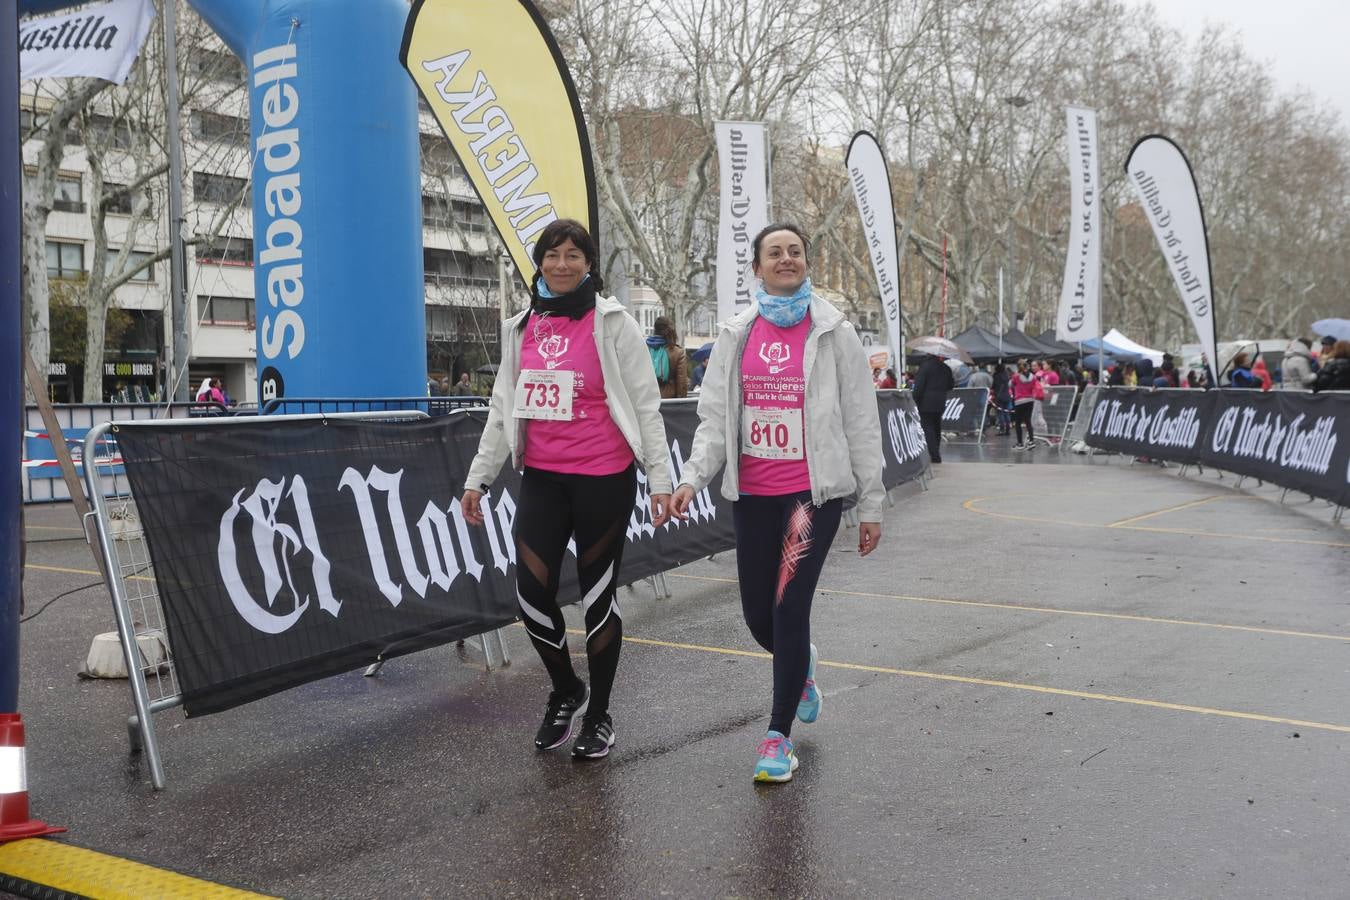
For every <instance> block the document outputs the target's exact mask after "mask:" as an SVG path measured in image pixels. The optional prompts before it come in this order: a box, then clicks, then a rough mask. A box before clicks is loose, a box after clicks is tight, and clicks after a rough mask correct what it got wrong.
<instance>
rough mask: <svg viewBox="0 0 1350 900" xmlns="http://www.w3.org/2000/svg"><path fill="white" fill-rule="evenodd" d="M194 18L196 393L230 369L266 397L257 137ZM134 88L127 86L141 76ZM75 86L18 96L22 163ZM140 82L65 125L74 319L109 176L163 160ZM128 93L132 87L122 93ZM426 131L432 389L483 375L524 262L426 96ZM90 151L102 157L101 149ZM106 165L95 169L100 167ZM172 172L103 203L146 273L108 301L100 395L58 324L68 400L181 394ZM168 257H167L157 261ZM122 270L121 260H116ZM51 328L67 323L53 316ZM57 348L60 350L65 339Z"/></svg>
mask: <svg viewBox="0 0 1350 900" xmlns="http://www.w3.org/2000/svg"><path fill="white" fill-rule="evenodd" d="M194 26H196V27H197V30H196V31H195V32H194V33H193V34H192V35H191V36H190V38H189V39H185V40H183V41H182V42H181V43H180V48H190V49H185V52H184V56H185V58H184V60H183V64H182V65H183V78H182V80H183V83H184V84H185V86H186V87H185V90H184V95H183V101H182V105H181V125H180V134H181V135H182V140H183V181H184V184H183V209H184V219H185V223H184V229H183V230H184V237H185V239H187V241H188V242H189V243H188V245H187V247H186V252H185V256H186V260H185V282H184V283H185V293H186V299H187V307H188V316H189V319H190V323H189V342H190V361H189V366H188V370H187V373H186V376H185V379H186V380H187V381H188V382H189V384H190V389H191V391H192V392H195V391H196V389H197V386H198V385H200V384H201V382H202V381H203V380H204V379H206V378H210V377H219V378H220V379H221V380H222V383H223V384H224V386H225V389H226V392H227V393H228V394H229V395H230V396H231V397H232V398H233V399H234V400H236V401H238V402H242V403H250V402H256V401H257V350H256V344H257V341H256V337H257V336H256V327H257V311H256V304H255V299H254V271H253V267H254V260H255V254H254V234H253V222H252V196H251V191H252V189H253V182H252V179H251V177H250V176H251V173H252V171H253V156H252V140H251V133H250V128H249V121H248V97H247V92H246V90H245V77H246V73H245V69H244V66H243V64H242V62H240V61H239V60H238V59H237V58H236V57H235V56H234V55H233V54H231V53H230V52H229V51H228V50H227V49H225V48H224V46H223V45H221V44H220V42H219V41H218V40H215V39H214V38H213V37H211V36H203V35H202V34H201V31H200V23H195V22H191V21H190V22H189V23H188V24H187V25H186V26H184V27H182V28H180V30H184V29H191V28H193V27H194ZM129 84H131V83H130V82H129ZM67 85H68V83H67V82H53V81H47V82H42V83H40V84H38V85H26V86H25V87H26V88H28V89H27V90H25V92H24V96H22V97H21V107H22V116H23V121H22V123H21V131H20V134H21V137H22V138H23V139H24V146H23V152H24V161H25V171H26V174H27V175H28V176H29V179H30V184H31V178H32V176H34V175H35V174H36V171H37V161H38V154H39V152H40V150H41V141H40V138H41V136H42V135H41V131H40V130H39V131H36V132H35V130H34V129H35V126H37V127H38V128H39V129H40V128H41V126H42V125H43V121H44V117H46V116H47V115H48V114H49V113H50V111H51V109H52V108H53V106H54V104H55V102H56V101H57V100H58V99H59V94H57V93H54V92H58V91H61V90H65V89H67V87H66V86H67ZM129 90H134V86H133V87H132V88H110V89H108V90H107V91H105V92H104V93H103V94H100V95H99V96H98V97H96V98H95V99H94V101H93V102H92V103H91V104H90V106H89V108H88V110H87V111H86V113H85V115H83V116H81V117H80V119H79V120H78V123H77V124H74V125H72V127H71V128H70V129H68V130H67V132H66V134H65V137H64V140H65V146H64V149H63V153H62V159H61V163H60V168H59V173H58V175H57V194H56V200H55V203H54V204H53V212H52V213H51V215H50V216H49V217H48V220H47V234H46V263H47V274H48V278H49V282H50V293H51V295H52V298H53V305H54V307H61V309H59V310H57V312H56V319H58V320H61V321H64V319H63V318H62V316H63V315H64V311H65V310H67V309H68V308H69V306H70V305H71V303H70V300H71V298H74V299H75V305H78V298H79V297H80V296H81V292H82V291H83V290H85V289H86V287H87V285H88V279H89V274H90V267H91V262H92V257H93V255H94V253H95V246H96V237H97V236H98V235H97V234H96V225H95V221H94V216H93V215H92V213H93V212H94V211H95V209H96V207H97V205H98V203H99V200H100V197H99V196H94V193H95V192H96V190H97V187H96V185H97V184H98V179H99V178H101V179H102V181H103V183H104V185H105V190H104V191H103V192H102V193H101V195H106V194H107V192H108V191H107V188H108V187H109V186H112V187H115V186H116V185H118V184H119V182H118V180H117V179H122V181H121V182H120V183H121V184H129V183H134V179H136V178H137V177H138V176H139V175H141V174H143V173H144V172H145V164H146V162H147V157H154V158H160V159H162V152H159V151H158V145H159V144H160V143H161V141H160V140H159V139H150V138H149V136H148V135H144V134H141V133H140V132H141V131H144V130H155V129H160V130H163V129H164V128H165V126H164V124H163V122H164V111H163V105H164V101H163V99H162V95H160V94H159V92H158V91H154V90H147V91H143V92H142V95H141V96H140V97H139V98H138V102H139V103H140V104H141V106H146V105H147V104H148V105H149V106H154V104H155V103H158V107H157V108H155V109H152V110H150V112H149V114H147V113H146V112H145V111H144V110H140V111H138V113H137V114H136V115H129V114H127V111H128V109H130V108H131V107H132V106H133V105H134V104H132V103H130V102H125V100H126V97H125V95H126V94H127V92H128V91H129ZM119 92H120V93H119ZM418 120H419V121H418V128H419V131H420V142H421V148H422V219H423V262H424V272H425V304H426V337H427V369H428V375H429V379H428V389H429V390H431V391H432V392H436V391H437V390H438V389H439V388H440V387H441V385H442V384H443V383H447V384H448V383H453V382H454V381H455V380H456V379H457V378H458V376H459V374H460V373H461V372H465V371H467V372H470V373H471V374H476V373H478V372H479V370H480V369H484V367H486V366H487V364H488V363H489V362H490V361H491V360H493V359H495V358H496V357H497V355H498V347H499V342H500V334H499V323H500V320H501V316H502V313H503V311H504V310H510V309H513V308H519V306H521V305H522V304H523V303H524V302H525V293H524V290H523V287H522V285H521V282H520V279H519V278H518V277H517V276H516V274H515V271H514V266H513V265H512V263H511V262H510V260H509V258H507V257H506V255H505V254H504V253H503V252H502V250H501V245H500V242H499V240H498V239H497V237H496V234H495V232H494V230H493V228H492V225H491V222H490V221H489V220H488V217H487V214H486V211H485V210H484V209H483V207H482V206H481V204H479V202H478V200H477V197H476V195H475V194H474V191H473V188H472V187H471V186H470V184H469V181H468V179H467V177H466V176H465V173H464V170H463V169H462V168H461V167H460V165H459V163H458V161H457V160H456V159H455V157H454V154H453V152H452V150H451V149H450V144H449V142H448V141H447V140H446V139H445V138H444V136H443V135H442V134H441V132H440V129H439V126H438V125H437V124H436V122H435V120H434V118H432V116H431V115H430V113H429V112H428V111H427V110H426V108H425V107H424V106H423V107H421V108H420V110H419V115H418ZM91 154H96V158H94V159H91ZM96 176H97V177H96ZM165 184H166V181H165V179H164V177H163V176H160V177H157V178H155V179H153V182H152V183H151V184H150V186H149V187H147V189H146V190H144V191H139V192H136V194H135V196H130V195H128V196H126V197H123V198H120V199H119V202H118V203H117V204H116V205H115V206H114V207H113V208H111V209H109V210H108V211H107V215H106V217H104V219H103V223H102V226H101V228H102V231H103V232H104V233H105V234H106V244H107V247H108V252H109V255H110V256H111V255H112V254H114V253H116V252H117V251H119V250H120V249H121V248H122V247H124V246H127V247H129V251H128V253H127V254H126V256H125V257H123V258H122V261H123V263H124V266H123V268H126V267H128V266H129V267H130V268H132V269H136V270H137V271H136V272H135V274H134V275H133V276H132V277H131V278H130V279H128V280H127V281H126V283H124V284H122V285H120V286H119V287H117V288H116V289H115V290H114V291H113V293H112V297H111V303H110V305H111V307H113V308H115V309H116V310H119V311H120V312H118V313H115V314H112V316H111V318H113V319H114V320H115V327H112V328H110V329H109V333H110V337H112V338H113V340H111V341H110V342H109V345H108V347H107V348H106V353H105V356H104V363H103V365H104V378H103V383H102V392H101V396H99V397H88V398H85V397H83V396H82V384H83V358H82V353H77V352H74V351H73V350H72V349H70V348H71V347H72V346H73V344H74V343H75V342H73V341H65V340H61V339H59V338H60V335H56V334H55V333H54V334H53V337H54V339H56V340H54V351H53V355H52V358H51V362H50V367H49V372H50V385H51V395H52V397H53V399H55V400H57V401H64V402H75V401H81V400H83V401H84V402H98V401H102V402H107V401H109V400H118V401H131V402H136V401H148V400H151V399H155V398H163V397H165V396H166V395H170V394H172V392H173V388H174V384H173V383H172V382H173V379H174V378H175V377H178V378H183V377H184V376H183V375H181V374H178V375H177V376H175V373H173V372H170V371H169V370H168V368H167V364H166V361H167V359H168V357H169V355H170V354H169V353H168V348H170V347H171V346H172V342H173V330H172V329H173V322H172V320H171V319H172V317H171V308H172V307H171V301H170V284H169V261H168V259H167V248H168V246H169V236H168V228H167V224H166V222H167V214H166V212H165V207H166V205H167V201H166V198H165V195H164V192H165V187H164V186H165ZM156 256H159V257H160V258H159V259H158V260H155V261H151V262H148V263H147V261H149V260H152V259H154V257H156ZM114 268H115V267H114ZM53 329H54V332H55V329H56V324H55V321H54V325H53ZM58 348H59V349H58Z"/></svg>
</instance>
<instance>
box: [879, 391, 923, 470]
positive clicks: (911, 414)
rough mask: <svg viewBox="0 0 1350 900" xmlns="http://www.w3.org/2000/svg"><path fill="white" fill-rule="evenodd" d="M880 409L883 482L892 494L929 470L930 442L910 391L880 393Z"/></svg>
mask: <svg viewBox="0 0 1350 900" xmlns="http://www.w3.org/2000/svg"><path fill="white" fill-rule="evenodd" d="M877 410H878V412H880V414H881V455H882V463H883V466H882V470H881V481H882V483H883V484H885V485H886V490H888V491H889V490H890V489H891V488H893V487H895V486H896V485H899V484H904V483H905V482H907V481H913V480H914V479H916V478H918V477H919V476H920V475H922V474H923V473H924V472H925V471H927V470H928V467H929V462H928V442H927V441H926V440H925V439H924V436H923V424H922V423H921V422H920V421H919V408H918V406H916V405H915V403H914V395H913V394H911V393H910V392H909V391H891V390H886V391H877Z"/></svg>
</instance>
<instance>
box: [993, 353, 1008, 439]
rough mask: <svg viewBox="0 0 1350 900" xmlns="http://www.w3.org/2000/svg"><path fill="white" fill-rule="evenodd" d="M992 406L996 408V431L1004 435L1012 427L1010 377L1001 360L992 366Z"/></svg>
mask: <svg viewBox="0 0 1350 900" xmlns="http://www.w3.org/2000/svg"><path fill="white" fill-rule="evenodd" d="M993 391H994V406H995V408H996V409H998V433H999V434H1001V435H1004V436H1006V435H1007V434H1008V431H1009V429H1011V428H1012V405H1013V401H1012V379H1011V378H1010V377H1009V376H1008V367H1007V366H1005V365H1004V364H1003V360H1001V359H1000V360H999V361H998V365H996V366H994V387H993Z"/></svg>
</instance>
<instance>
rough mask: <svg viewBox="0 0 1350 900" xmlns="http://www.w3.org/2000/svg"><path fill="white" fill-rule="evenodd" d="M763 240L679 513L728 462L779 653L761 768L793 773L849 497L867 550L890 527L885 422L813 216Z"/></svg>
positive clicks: (763, 630) (759, 610) (730, 490)
mask: <svg viewBox="0 0 1350 900" xmlns="http://www.w3.org/2000/svg"><path fill="white" fill-rule="evenodd" d="M753 250H754V273H755V275H756V276H757V277H758V278H759V279H760V280H761V283H762V286H761V287H760V288H759V290H758V291H757V297H756V302H755V303H754V304H752V305H751V307H750V308H749V309H748V310H746V311H745V312H742V313H740V314H739V315H737V316H735V317H733V318H732V319H731V321H729V322H726V323H723V324H722V326H721V330H720V332H719V334H718V336H717V342H716V343H715V344H714V345H713V350H712V355H711V356H710V357H709V360H708V371H707V374H706V375H704V378H703V390H702V393H701V394H700V395H699V404H698V414H699V426H698V431H697V432H696V433H695V435H694V446H693V450H692V452H691V454H690V458H689V461H688V462H687V463H686V464H685V467H684V471H683V478H684V481H683V483H682V484H680V486H679V488H678V489H677V490H676V491H675V494H674V496H673V497H672V498H671V507H672V510H671V514H672V515H673V516H674V517H676V518H681V519H682V518H684V516H685V510H686V509H687V508H688V506H689V503H690V501H691V500H692V499H693V497H694V495H695V494H696V493H697V492H698V491H700V490H702V489H703V488H704V487H705V486H706V485H707V484H708V482H709V481H711V480H712V478H713V476H715V475H716V474H717V472H718V470H720V469H722V468H723V465H724V464H725V471H723V473H722V495H723V496H724V497H726V498H727V499H728V500H731V501H733V505H732V510H733V520H734V523H735V528H736V565H737V570H738V575H739V580H740V589H741V609H742V612H743V613H744V615H745V621H746V624H747V625H749V626H750V633H751V634H752V635H753V636H754V638H755V640H756V641H757V642H758V643H759V644H760V646H762V647H763V648H764V649H765V650H768V651H769V652H770V653H772V654H773V709H772V713H771V715H770V718H769V730H768V733H767V734H766V735H765V738H764V740H763V741H761V742H760V745H759V749H758V754H757V760H756V763H755V773H754V777H755V780H756V781H789V780H791V778H792V772H793V770H795V769H796V768H797V765H798V761H797V757H796V754H795V752H794V751H793V747H792V741H791V738H790V735H791V730H792V720H793V718H794V717H795V718H798V719H800V720H802V721H803V722H814V721H815V720H816V718H817V717H818V716H819V715H820V706H821V698H820V688H819V687H818V686H817V684H816V680H815V677H816V673H815V669H816V661H817V658H818V653H817V650H816V647H815V645H814V644H812V643H811V598H812V595H813V594H814V593H815V588H816V582H817V580H818V579H819V578H820V570H821V567H822V566H823V565H824V562H825V557H826V554H827V553H828V552H829V548H830V544H831V542H832V541H833V540H834V536H835V533H836V531H837V530H838V528H839V520H840V516H841V514H842V512H843V504H844V499H845V498H847V497H854V498H856V501H857V506H858V518H859V520H860V522H861V524H860V525H859V528H858V552H859V553H860V554H861V555H863V556H866V555H867V554H869V553H871V552H872V551H873V550H875V549H876V546H877V542H878V541H879V540H880V539H881V506H882V502H883V500H884V498H885V489H884V488H883V487H882V482H881V466H882V458H881V425H880V420H879V417H878V415H877V401H876V393H875V391H874V389H873V387H872V379H871V374H870V372H869V370H868V365H867V356H866V354H865V353H864V352H863V347H862V342H861V340H859V338H858V335H857V332H855V331H854V330H853V326H852V325H850V324H849V323H848V322H847V321H845V319H844V316H843V314H842V313H840V312H839V310H837V309H835V308H834V307H833V306H831V305H830V304H829V303H827V302H826V301H825V300H823V299H822V298H820V297H818V296H816V295H814V294H813V293H812V292H811V281H810V279H809V278H808V277H807V268H808V262H807V242H806V237H805V236H804V235H803V234H802V232H801V230H800V229H799V228H797V227H796V226H795V225H770V226H769V227H768V228H765V229H764V230H763V231H761V232H760V233H759V234H758V235H757V236H756V237H755V240H754V244H753Z"/></svg>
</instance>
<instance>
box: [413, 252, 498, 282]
mask: <svg viewBox="0 0 1350 900" xmlns="http://www.w3.org/2000/svg"><path fill="white" fill-rule="evenodd" d="M422 268H423V271H425V273H426V281H427V283H428V284H441V285H449V286H451V287H471V288H495V287H496V286H497V261H496V260H495V259H493V258H492V257H491V256H475V255H473V254H472V253H465V252H464V251H462V250H440V249H437V248H435V247H424V248H422Z"/></svg>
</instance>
